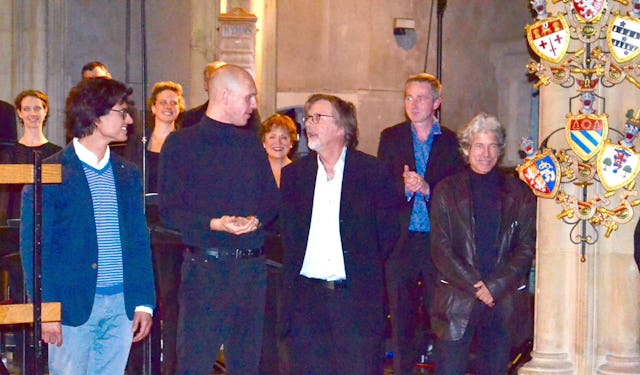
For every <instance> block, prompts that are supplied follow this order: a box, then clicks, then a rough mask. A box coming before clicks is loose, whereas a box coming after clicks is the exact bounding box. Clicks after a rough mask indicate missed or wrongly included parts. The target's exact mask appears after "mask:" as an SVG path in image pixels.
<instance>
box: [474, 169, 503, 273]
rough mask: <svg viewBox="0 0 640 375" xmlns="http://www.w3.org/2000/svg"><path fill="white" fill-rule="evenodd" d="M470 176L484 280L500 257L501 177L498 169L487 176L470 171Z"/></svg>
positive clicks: (478, 248)
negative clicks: (498, 251)
mask: <svg viewBox="0 0 640 375" xmlns="http://www.w3.org/2000/svg"><path fill="white" fill-rule="evenodd" d="M469 175H470V183H471V198H472V202H473V218H474V220H475V241H476V248H477V250H478V254H477V255H478V260H479V262H480V263H479V266H480V269H479V271H480V274H481V275H482V278H483V279H484V278H486V277H487V276H489V275H491V274H492V273H493V272H494V271H495V268H496V261H497V257H498V253H497V244H496V238H497V235H498V225H499V215H498V209H499V205H498V195H499V194H498V191H499V178H498V177H499V175H498V171H497V169H496V168H494V169H492V170H491V171H490V172H489V173H487V174H477V173H475V172H473V171H470V172H469Z"/></svg>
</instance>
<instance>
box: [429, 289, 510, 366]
mask: <svg viewBox="0 0 640 375" xmlns="http://www.w3.org/2000/svg"><path fill="white" fill-rule="evenodd" d="M474 340H475V343H476V351H475V354H476V360H475V362H474V364H473V369H472V370H473V371H472V372H473V373H474V374H477V375H504V374H506V372H507V366H508V364H509V358H510V351H511V338H510V333H509V327H507V324H506V322H505V320H504V319H503V318H502V316H500V314H499V313H497V312H495V311H493V310H492V309H490V308H488V307H486V306H485V305H484V304H483V303H482V302H480V301H476V303H475V305H474V309H473V312H472V317H471V321H470V322H469V326H468V327H467V329H466V331H465V333H464V336H463V337H462V339H460V340H456V341H450V340H438V341H437V342H436V347H435V350H436V374H437V375H464V374H465V373H466V372H467V370H468V369H469V367H470V360H469V359H470V358H469V357H470V353H471V348H472V343H474Z"/></svg>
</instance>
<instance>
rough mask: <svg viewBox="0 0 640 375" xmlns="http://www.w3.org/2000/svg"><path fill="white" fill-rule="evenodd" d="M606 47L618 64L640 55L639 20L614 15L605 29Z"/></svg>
mask: <svg viewBox="0 0 640 375" xmlns="http://www.w3.org/2000/svg"><path fill="white" fill-rule="evenodd" d="M607 45H608V46H609V51H610V52H611V56H613V58H614V59H615V60H616V61H617V62H618V63H626V62H629V61H631V60H633V59H635V58H636V57H638V55H640V20H638V19H637V18H633V17H629V16H620V15H616V16H615V17H614V18H613V20H611V22H609V28H608V29H607Z"/></svg>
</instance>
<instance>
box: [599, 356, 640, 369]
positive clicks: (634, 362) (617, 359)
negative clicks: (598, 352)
mask: <svg viewBox="0 0 640 375" xmlns="http://www.w3.org/2000/svg"><path fill="white" fill-rule="evenodd" d="M598 374H640V356H633V357H622V356H617V355H611V354H608V355H607V359H606V361H605V363H604V364H602V366H600V367H599V368H598Z"/></svg>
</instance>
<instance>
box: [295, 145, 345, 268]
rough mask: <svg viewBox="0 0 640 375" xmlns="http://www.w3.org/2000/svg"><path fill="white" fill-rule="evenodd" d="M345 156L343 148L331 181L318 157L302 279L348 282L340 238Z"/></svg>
mask: <svg viewBox="0 0 640 375" xmlns="http://www.w3.org/2000/svg"><path fill="white" fill-rule="evenodd" d="M346 153H347V148H346V147H345V148H344V149H343V150H342V154H341V155H340V158H339V159H338V161H337V162H336V165H335V166H334V167H333V173H334V174H333V179H331V180H330V179H329V175H328V174H327V171H326V170H325V168H324V165H323V164H322V162H321V161H320V156H318V174H317V175H316V185H315V193H314V195H313V209H312V212H311V225H310V227H309V239H308V241H307V251H306V253H305V256H304V261H303V262H302V269H301V270H300V275H302V276H306V277H309V278H313V279H323V280H328V281H333V280H342V279H346V278H347V274H346V271H345V267H344V257H343V254H342V240H341V238H340V195H341V193H342V177H343V174H344V160H345V156H346Z"/></svg>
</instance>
